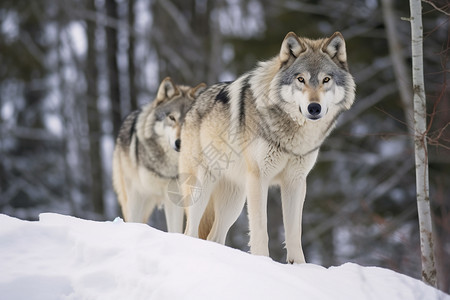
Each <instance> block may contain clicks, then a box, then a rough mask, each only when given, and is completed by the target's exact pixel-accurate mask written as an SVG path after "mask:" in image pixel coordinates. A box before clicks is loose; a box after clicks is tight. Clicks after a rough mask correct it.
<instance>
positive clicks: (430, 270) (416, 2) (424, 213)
mask: <svg viewBox="0 0 450 300" xmlns="http://www.w3.org/2000/svg"><path fill="white" fill-rule="evenodd" d="M409 3H410V9H411V18H410V22H411V48H412V79H413V93H414V129H415V133H414V147H415V160H416V190H417V211H418V214H419V229H420V248H421V252H422V280H423V281H424V282H426V283H428V284H430V285H432V286H436V267H435V263H434V252H433V231H432V223H431V211H430V196H429V182H428V153H427V122H426V121H427V111H426V98H425V84H424V76H423V27H422V4H421V1H420V0H410V1H409Z"/></svg>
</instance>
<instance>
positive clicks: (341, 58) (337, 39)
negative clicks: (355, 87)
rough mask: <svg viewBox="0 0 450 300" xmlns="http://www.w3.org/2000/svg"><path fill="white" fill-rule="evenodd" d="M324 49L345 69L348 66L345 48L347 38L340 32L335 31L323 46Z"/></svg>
mask: <svg viewBox="0 0 450 300" xmlns="http://www.w3.org/2000/svg"><path fill="white" fill-rule="evenodd" d="M322 51H323V52H324V53H327V54H328V55H329V56H330V57H331V59H333V60H334V61H335V62H336V63H338V65H340V66H341V67H343V68H344V69H346V70H347V69H348V67H347V51H346V50H345V40H344V37H343V36H342V34H341V33H340V32H335V33H334V34H333V35H332V36H331V37H330V38H328V40H326V41H325V44H324V45H323V47H322Z"/></svg>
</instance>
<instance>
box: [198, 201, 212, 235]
mask: <svg viewBox="0 0 450 300" xmlns="http://www.w3.org/2000/svg"><path fill="white" fill-rule="evenodd" d="M213 200H214V199H213V197H212V196H211V199H209V202H208V206H207V207H206V210H205V213H204V214H203V217H202V219H201V221H200V225H199V227H198V236H199V238H201V239H204V240H206V238H207V237H208V234H209V233H210V232H211V228H212V226H213V223H214V201H213Z"/></svg>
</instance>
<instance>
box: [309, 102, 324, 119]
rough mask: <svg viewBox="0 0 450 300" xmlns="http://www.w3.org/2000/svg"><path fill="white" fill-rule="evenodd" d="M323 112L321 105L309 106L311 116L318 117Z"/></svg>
mask: <svg viewBox="0 0 450 300" xmlns="http://www.w3.org/2000/svg"><path fill="white" fill-rule="evenodd" d="M321 110H322V107H321V106H320V104H319V103H311V104H310V105H308V112H309V114H310V115H311V116H314V117H315V116H317V115H318V114H320V111H321Z"/></svg>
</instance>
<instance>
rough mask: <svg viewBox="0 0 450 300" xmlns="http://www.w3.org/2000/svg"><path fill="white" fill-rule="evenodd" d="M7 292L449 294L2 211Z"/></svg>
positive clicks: (143, 232)
mask: <svg viewBox="0 0 450 300" xmlns="http://www.w3.org/2000/svg"><path fill="white" fill-rule="evenodd" d="M0 264H1V270H2V272H0V295H1V296H0V298H1V299H45V300H50V299H158V300H159V299H196V300H197V299H345V300H349V299H358V300H360V299H391V300H392V299H402V300H403V299H450V296H448V295H446V294H444V293H442V292H440V291H438V290H436V289H434V288H432V287H429V286H427V285H425V284H423V283H422V282H421V281H419V280H416V279H413V278H410V277H407V276H405V275H401V274H398V273H395V272H393V271H390V270H387V269H382V268H375V267H361V266H359V265H356V264H350V263H348V264H344V265H342V266H339V267H331V268H329V269H326V268H323V267H320V266H317V265H312V264H303V265H285V264H280V263H277V262H274V261H272V260H271V259H269V258H267V257H259V256H253V255H250V254H247V253H244V252H242V251H239V250H235V249H231V248H229V247H224V246H222V245H218V244H215V243H212V242H207V241H202V240H198V239H193V238H189V237H187V236H184V235H181V234H168V233H164V232H161V231H158V230H156V229H153V228H151V227H149V226H147V225H144V224H131V223H124V222H122V221H121V220H120V219H118V220H116V221H114V222H93V221H86V220H81V219H77V218H73V217H68V216H62V215H57V214H41V215H40V220H39V221H38V222H28V221H22V220H19V219H15V218H12V217H9V216H6V215H0Z"/></svg>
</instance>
